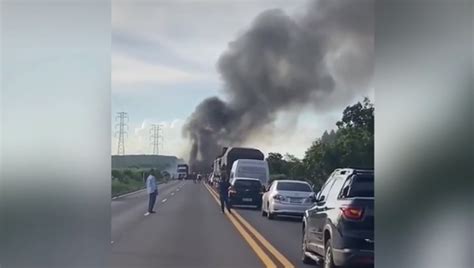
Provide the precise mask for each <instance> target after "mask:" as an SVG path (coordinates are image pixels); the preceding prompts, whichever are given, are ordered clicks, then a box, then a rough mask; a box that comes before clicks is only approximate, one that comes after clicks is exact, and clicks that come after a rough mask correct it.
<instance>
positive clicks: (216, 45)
mask: <svg viewBox="0 0 474 268" xmlns="http://www.w3.org/2000/svg"><path fill="white" fill-rule="evenodd" d="M305 3H306V1H305V0H292V1H287V0H282V1H270V0H268V1H245V0H238V1H222V0H202V1H184V0H180V1H176V0H173V1H172V0H168V1H152V0H149V1H124V0H122V1H113V7H112V25H113V33H112V35H113V36H112V112H113V116H114V118H115V113H116V112H119V111H125V112H127V113H128V115H129V118H130V121H129V123H128V124H129V131H128V137H127V139H126V153H127V154H149V153H151V152H152V147H151V145H150V140H149V137H148V136H149V125H150V124H151V123H161V124H163V136H164V146H163V148H162V150H161V152H160V153H161V154H168V155H176V156H178V157H183V158H187V154H188V145H189V144H188V141H187V140H185V139H184V138H183V137H182V135H181V127H182V126H183V123H184V122H185V121H186V119H187V117H188V116H189V115H190V114H191V113H192V112H193V111H194V108H195V107H196V105H197V104H198V103H200V102H201V101H202V100H203V99H205V98H207V97H209V96H214V95H218V96H221V97H223V96H222V94H221V88H222V81H221V79H220V75H219V73H218V72H217V70H216V62H217V59H218V58H219V56H220V55H221V53H222V52H223V51H225V49H226V48H227V46H228V43H229V42H231V41H232V40H234V39H236V37H237V36H238V35H239V34H240V33H242V32H243V31H245V30H246V29H247V28H248V27H249V25H250V23H251V22H252V20H253V19H254V18H255V17H256V16H257V15H258V14H259V13H261V12H262V11H264V10H267V9H272V8H280V9H282V10H284V11H285V12H286V13H288V14H289V15H297V14H299V13H301V12H303V11H304V6H305ZM365 95H367V96H370V97H373V90H370V89H368V90H367V94H365ZM362 97H363V96H359V97H358V98H356V99H354V100H353V101H356V100H358V99H362ZM350 103H351V102H348V103H346V104H345V105H340V106H338V107H333V108H332V109H329V110H326V111H325V112H324V113H322V112H321V113H316V112H314V110H306V109H304V108H303V109H302V110H300V111H292V112H285V113H282V114H280V116H279V117H278V120H277V121H276V122H275V124H274V125H273V126H272V128H271V129H272V131H271V132H269V133H267V135H268V136H266V137H264V138H262V137H255V138H254V139H250V140H249V141H248V143H249V144H248V145H249V146H256V147H259V148H261V149H262V150H263V151H265V152H266V153H268V152H271V151H278V152H280V153H287V152H288V153H291V154H294V155H296V156H298V157H302V156H303V155H304V152H305V150H306V149H307V148H308V147H309V146H310V145H311V143H312V141H313V140H315V139H316V138H317V137H319V136H320V135H321V134H322V133H323V132H324V130H326V129H332V128H335V125H334V124H335V122H336V121H337V120H338V119H339V118H340V117H341V113H342V109H343V108H344V107H345V106H346V105H348V104H350ZM114 118H113V119H114ZM112 125H113V126H114V125H115V121H114V120H112ZM279 129H285V130H288V129H290V130H292V131H284V133H285V134H284V135H281V134H279V133H283V131H278V130H279ZM116 151H117V139H116V138H113V139H112V152H113V153H114V154H115V153H116Z"/></svg>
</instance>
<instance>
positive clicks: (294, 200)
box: [290, 198, 301, 203]
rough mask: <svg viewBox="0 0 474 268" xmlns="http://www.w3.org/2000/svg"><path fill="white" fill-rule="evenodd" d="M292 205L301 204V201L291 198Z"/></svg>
mask: <svg viewBox="0 0 474 268" xmlns="http://www.w3.org/2000/svg"><path fill="white" fill-rule="evenodd" d="M290 203H301V199H299V198H296V199H295V198H291V199H290Z"/></svg>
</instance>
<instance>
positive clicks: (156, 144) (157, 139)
mask: <svg viewBox="0 0 474 268" xmlns="http://www.w3.org/2000/svg"><path fill="white" fill-rule="evenodd" d="M150 127H151V128H150V142H151V145H153V154H155V155H157V154H159V152H160V146H161V147H162V148H163V135H161V132H162V130H163V129H162V128H161V126H160V125H158V124H152V125H151V126H150Z"/></svg>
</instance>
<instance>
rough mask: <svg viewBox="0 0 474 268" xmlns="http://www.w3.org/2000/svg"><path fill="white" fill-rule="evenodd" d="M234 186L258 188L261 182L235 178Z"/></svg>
mask: <svg viewBox="0 0 474 268" xmlns="http://www.w3.org/2000/svg"><path fill="white" fill-rule="evenodd" d="M234 187H235V188H246V189H259V188H261V187H262V184H261V183H260V182H259V181H254V180H236V181H235V182H234Z"/></svg>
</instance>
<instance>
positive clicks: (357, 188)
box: [347, 176, 374, 197]
mask: <svg viewBox="0 0 474 268" xmlns="http://www.w3.org/2000/svg"><path fill="white" fill-rule="evenodd" d="M347 197H374V176H357V177H354V179H353V181H352V184H351V187H350V190H349V193H348V195H347Z"/></svg>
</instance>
